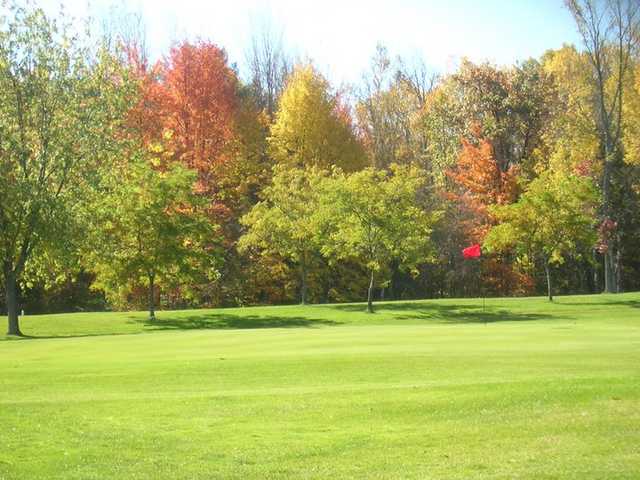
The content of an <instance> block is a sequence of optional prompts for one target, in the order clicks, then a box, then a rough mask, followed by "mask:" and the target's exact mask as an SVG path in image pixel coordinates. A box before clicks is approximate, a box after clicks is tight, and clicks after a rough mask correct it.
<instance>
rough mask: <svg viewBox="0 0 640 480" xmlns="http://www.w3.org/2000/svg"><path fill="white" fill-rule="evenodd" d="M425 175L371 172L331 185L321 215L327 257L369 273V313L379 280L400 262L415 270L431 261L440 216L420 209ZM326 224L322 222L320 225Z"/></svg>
mask: <svg viewBox="0 0 640 480" xmlns="http://www.w3.org/2000/svg"><path fill="white" fill-rule="evenodd" d="M424 181H425V179H424V172H423V171H421V170H420V169H418V168H416V167H412V166H398V165H392V166H391V167H390V171H384V170H375V169H373V168H366V169H364V170H361V171H359V172H354V173H352V174H350V175H345V174H339V175H337V176H336V177H335V178H333V179H329V180H328V181H327V186H326V187H325V188H327V193H326V194H325V195H323V196H322V197H321V198H322V202H323V206H321V207H320V209H319V211H320V212H322V215H323V220H324V224H325V225H328V227H324V228H323V229H322V230H324V231H325V232H326V233H325V234H324V235H325V240H324V241H322V242H321V243H322V252H323V254H325V255H326V256H328V257H334V258H337V259H353V260H357V261H358V262H360V263H361V264H363V265H365V266H366V267H367V270H368V271H369V289H368V294H367V311H368V312H373V291H374V287H375V275H376V273H378V272H380V271H381V270H383V269H385V268H387V267H388V266H389V263H390V262H391V261H397V262H398V265H399V266H400V267H401V268H404V269H407V270H412V269H414V268H415V266H416V265H417V264H419V263H421V262H424V261H426V260H428V259H429V258H430V253H429V249H430V245H431V243H430V235H431V229H432V226H433V224H434V223H435V221H436V219H437V215H436V214H434V213H432V212H426V211H425V210H424V209H423V208H421V205H420V195H421V193H422V190H421V189H422V187H423V185H424ZM320 223H321V224H322V223H323V222H322V221H321V222H320Z"/></svg>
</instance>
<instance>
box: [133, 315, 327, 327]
mask: <svg viewBox="0 0 640 480" xmlns="http://www.w3.org/2000/svg"><path fill="white" fill-rule="evenodd" d="M132 320H133V321H134V322H136V323H141V324H143V325H144V326H145V327H149V328H150V329H153V330H226V329H258V328H311V327H319V326H326V325H338V324H339V323H338V322H334V321H333V320H324V319H320V318H305V317H279V316H275V315H229V314H224V313H210V314H203V315H189V316H178V317H174V318H162V317H160V318H158V319H156V320H155V321H153V322H151V321H149V319H142V318H135V317H132Z"/></svg>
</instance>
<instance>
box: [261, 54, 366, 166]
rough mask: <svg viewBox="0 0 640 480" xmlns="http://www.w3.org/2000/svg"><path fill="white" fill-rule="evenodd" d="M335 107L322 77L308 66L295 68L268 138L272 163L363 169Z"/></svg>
mask: <svg viewBox="0 0 640 480" xmlns="http://www.w3.org/2000/svg"><path fill="white" fill-rule="evenodd" d="M339 107H340V106H339V103H338V99H337V97H336V96H335V95H334V94H332V93H331V92H330V87H329V84H328V82H327V81H326V79H324V77H322V75H320V74H319V73H318V72H316V71H315V70H314V69H313V67H312V66H310V65H306V66H302V67H298V68H297V69H296V70H295V71H294V72H293V73H292V75H291V77H290V78H289V81H288V82H287V87H286V88H285V90H284V92H283V94H282V98H281V99H280V105H279V109H278V112H277V113H276V121H275V123H274V124H273V126H272V127H271V136H270V137H269V138H268V144H269V152H270V154H271V156H272V157H273V158H274V160H275V161H276V162H277V163H281V164H284V165H288V166H290V167H302V166H317V167H321V168H328V167H331V166H332V165H337V166H340V167H341V168H343V169H344V170H348V171H353V170H357V169H359V168H361V167H362V166H364V163H365V158H364V151H363V149H362V146H361V145H360V144H359V143H358V141H357V139H356V138H355V135H354V133H353V131H352V129H351V125H350V124H349V123H348V122H347V121H345V118H344V115H342V114H341V112H340V111H339V110H340V109H339Z"/></svg>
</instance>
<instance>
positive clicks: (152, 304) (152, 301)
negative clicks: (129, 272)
mask: <svg viewBox="0 0 640 480" xmlns="http://www.w3.org/2000/svg"><path fill="white" fill-rule="evenodd" d="M155 290H156V289H155V275H154V274H153V273H149V321H150V322H154V321H155V320H156V295H155V293H156V291H155Z"/></svg>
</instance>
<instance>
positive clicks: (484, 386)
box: [0, 294, 640, 480]
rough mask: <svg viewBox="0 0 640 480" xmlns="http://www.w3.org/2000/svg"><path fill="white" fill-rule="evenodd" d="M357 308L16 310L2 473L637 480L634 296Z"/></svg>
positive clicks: (639, 345) (639, 376)
mask: <svg viewBox="0 0 640 480" xmlns="http://www.w3.org/2000/svg"><path fill="white" fill-rule="evenodd" d="M363 308H364V307H363V306H362V305H328V306H308V307H298V306H292V307H261V308H246V309H225V310H199V311H193V310H192V311H183V312H160V314H159V320H158V322H157V323H156V324H155V325H149V324H147V322H146V320H145V318H146V316H145V314H144V313H143V312H140V313H96V314H93V313H83V314H71V315H46V316H33V317H30V316H28V317H26V318H25V320H24V322H23V330H24V332H25V334H27V335H30V336H32V337H34V338H28V339H21V340H8V341H0V369H1V370H0V372H1V373H0V479H30V480H31V479H48V480H49V479H62V478H64V479H106V478H122V479H132V478H139V479H148V478H153V479H211V478H238V479H269V478H296V479H298V478H314V479H315V478H317V479H327V478H333V479H338V478H340V479H341V478H367V479H368V478H372V479H377V478H385V479H386V478H398V479H425V478H434V479H474V478H495V479H514V478H531V479H556V478H563V479H564V478H573V479H618V478H628V479H637V478H640V294H623V295H612V296H605V295H597V296H585V297H560V298H558V299H557V301H556V302H554V303H553V304H550V303H549V302H547V301H546V300H544V299H491V300H487V309H486V311H485V312H484V313H483V312H482V308H481V301H479V300H438V301H424V302H402V303H387V304H382V305H379V306H378V311H377V313H376V314H374V315H367V314H366V313H363V311H362V310H363ZM0 320H3V319H0ZM485 322H486V324H485ZM2 328H3V329H4V322H3V325H2ZM52 337H65V338H52ZM0 339H2V337H0Z"/></svg>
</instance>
